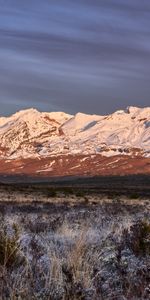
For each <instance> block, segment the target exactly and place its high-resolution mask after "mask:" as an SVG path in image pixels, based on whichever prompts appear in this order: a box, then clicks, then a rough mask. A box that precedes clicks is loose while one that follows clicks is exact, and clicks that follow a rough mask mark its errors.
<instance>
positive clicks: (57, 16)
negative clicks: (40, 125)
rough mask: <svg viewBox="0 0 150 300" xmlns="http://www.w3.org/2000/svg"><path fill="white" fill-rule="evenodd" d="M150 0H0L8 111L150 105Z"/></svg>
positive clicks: (0, 104)
mask: <svg viewBox="0 0 150 300" xmlns="http://www.w3.org/2000/svg"><path fill="white" fill-rule="evenodd" d="M149 98H150V1H149V0H142V1H141V0H57V1H56V0H25V1H21V0H0V115H7V114H11V113H13V112H15V111H16V110H20V109H24V108H28V107H35V108H37V109H39V110H42V111H58V110H61V111H66V112H68V113H76V112H77V111H82V112H85V113H97V114H105V113H110V112H112V111H114V110H116V109H120V108H125V107H126V106H128V105H135V106H150V101H149Z"/></svg>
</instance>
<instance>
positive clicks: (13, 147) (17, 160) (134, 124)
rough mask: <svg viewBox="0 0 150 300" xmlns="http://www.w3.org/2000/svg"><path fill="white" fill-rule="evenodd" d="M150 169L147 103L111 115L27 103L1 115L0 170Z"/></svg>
mask: <svg viewBox="0 0 150 300" xmlns="http://www.w3.org/2000/svg"><path fill="white" fill-rule="evenodd" d="M138 173H146V174H149V173H150V107H145V108H139V107H132V106H130V107H127V108H126V109H125V110H119V111H116V112H114V113H112V114H110V115H105V116H100V115H88V114H83V113H77V114H75V115H70V114H66V113H64V112H50V113H48V112H39V111H37V110H36V109H33V108H31V109H27V110H23V111H20V112H17V113H15V114H13V115H12V116H9V117H0V174H11V175H13V174H22V175H23V174H26V175H32V176H33V175H35V176H65V175H85V176H87V175H88V176H90V175H92V176H93V175H110V174H112V175H124V174H138Z"/></svg>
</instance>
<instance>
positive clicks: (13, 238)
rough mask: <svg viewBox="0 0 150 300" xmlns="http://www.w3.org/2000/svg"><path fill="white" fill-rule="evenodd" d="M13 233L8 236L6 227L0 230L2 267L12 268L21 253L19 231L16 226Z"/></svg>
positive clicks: (0, 263)
mask: <svg viewBox="0 0 150 300" xmlns="http://www.w3.org/2000/svg"><path fill="white" fill-rule="evenodd" d="M12 230H13V233H12V234H8V232H7V228H6V226H2V229H1V230H0V265H2V266H5V267H11V266H12V265H13V264H14V263H15V262H16V260H17V257H18V251H19V231H18V227H17V226H16V224H13V226H12Z"/></svg>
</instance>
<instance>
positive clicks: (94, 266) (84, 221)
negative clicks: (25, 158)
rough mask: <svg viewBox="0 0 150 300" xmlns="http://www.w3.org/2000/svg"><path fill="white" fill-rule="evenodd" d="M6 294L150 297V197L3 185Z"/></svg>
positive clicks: (1, 280) (0, 238)
mask: <svg viewBox="0 0 150 300" xmlns="http://www.w3.org/2000/svg"><path fill="white" fill-rule="evenodd" d="M0 223H1V227H0V299H1V300H5V299H11V300H24V299H40V300H42V299H45V300H47V299H49V300H78V299H79V300H99V299H104V300H109V299H112V300H113V299H114V300H125V299H127V300H132V299H135V300H141V299H147V300H148V299H150V298H149V297H150V198H149V195H144V196H141V195H138V194H137V193H135V191H134V193H133V191H132V193H131V194H129V195H121V194H120V195H117V193H112V192H111V193H110V194H107V193H100V192H98V191H96V192H95V191H94V190H93V191H92V192H91V193H90V192H89V191H88V190H87V191H86V190H84V191H83V190H82V189H81V188H80V189H72V188H70V187H68V188H66V187H61V188H57V187H55V188H54V187H53V188H52V187H49V186H45V185H43V187H41V186H40V185H37V186H34V185H33V186H21V185H20V188H19V187H18V185H17V186H11V185H1V186H0Z"/></svg>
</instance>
